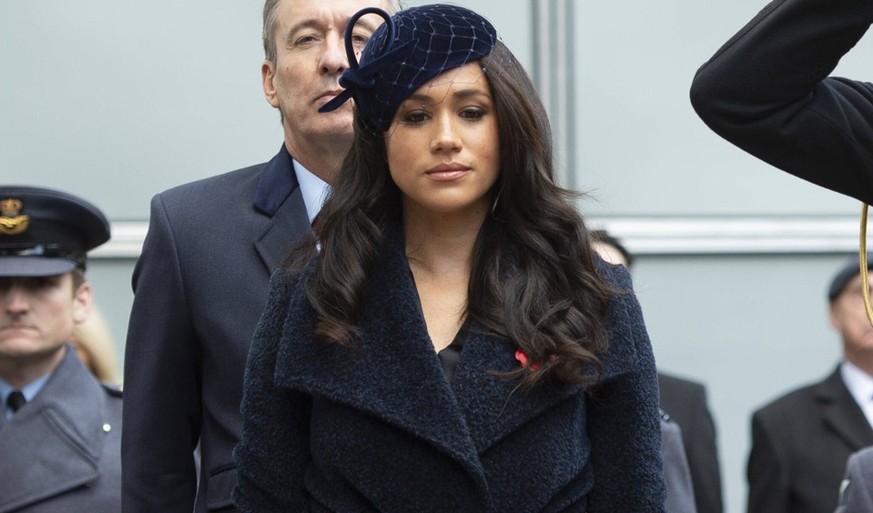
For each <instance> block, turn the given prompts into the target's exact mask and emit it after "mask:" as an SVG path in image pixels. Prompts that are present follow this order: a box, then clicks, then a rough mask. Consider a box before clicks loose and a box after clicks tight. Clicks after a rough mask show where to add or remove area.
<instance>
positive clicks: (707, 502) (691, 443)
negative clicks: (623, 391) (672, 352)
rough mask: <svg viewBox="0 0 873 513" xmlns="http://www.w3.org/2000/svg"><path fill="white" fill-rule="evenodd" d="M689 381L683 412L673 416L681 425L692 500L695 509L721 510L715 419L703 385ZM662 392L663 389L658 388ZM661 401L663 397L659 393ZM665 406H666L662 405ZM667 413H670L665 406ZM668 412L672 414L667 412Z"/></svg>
mask: <svg viewBox="0 0 873 513" xmlns="http://www.w3.org/2000/svg"><path fill="white" fill-rule="evenodd" d="M687 383H689V385H688V389H689V392H690V394H689V396H688V397H686V398H684V399H686V401H687V402H686V404H685V405H684V406H685V408H687V410H688V411H687V412H685V411H682V414H683V415H682V419H681V420H680V419H679V416H678V415H676V416H674V420H676V422H677V423H678V424H679V427H680V428H682V439H683V440H684V442H685V453H686V455H687V456H688V466H689V468H690V469H691V479H692V482H693V483H694V494H695V502H696V504H697V512H698V513H721V512H722V508H723V505H722V493H721V469H720V467H719V462H718V447H717V444H716V433H715V421H714V420H713V418H712V413H711V412H710V411H709V407H708V406H707V400H706V389H705V388H704V387H703V385H701V384H699V383H693V382H687ZM662 394H663V390H662ZM661 401H662V404H664V397H663V395H662V397H661ZM665 409H666V408H665ZM667 413H671V412H670V410H667ZM671 415H672V414H671Z"/></svg>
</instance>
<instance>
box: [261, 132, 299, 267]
mask: <svg viewBox="0 0 873 513" xmlns="http://www.w3.org/2000/svg"><path fill="white" fill-rule="evenodd" d="M253 205H254V207H255V209H256V210H258V211H259V212H261V213H262V214H264V215H266V216H268V217H270V223H269V224H268V225H267V228H266V229H265V230H264V232H263V233H262V234H260V236H259V237H258V238H257V239H256V240H255V249H256V250H257V252H258V255H260V257H261V261H262V262H263V263H264V266H265V267H266V268H267V270H268V271H269V272H270V273H272V272H273V270H274V269H275V268H276V267H277V266H278V265H279V264H280V263H281V262H282V259H283V258H284V257H285V255H286V254H287V253H288V250H289V249H291V247H292V246H293V244H294V242H295V241H297V240H298V239H299V238H300V237H301V236H303V235H304V234H306V233H309V231H310V229H311V227H310V226H309V216H308V215H307V213H306V205H305V204H304V203H303V196H302V194H301V192H300V186H299V184H298V183H297V175H296V174H295V173H294V166H293V164H292V161H291V155H289V154H288V151H287V150H286V149H285V145H284V144H283V145H282V148H281V149H280V150H279V153H277V154H276V156H274V157H273V158H272V159H271V160H270V161H269V162H267V164H265V165H264V169H263V171H262V172H261V177H260V179H259V180H258V187H257V190H256V192H255V198H254V200H253Z"/></svg>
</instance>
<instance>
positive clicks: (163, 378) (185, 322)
mask: <svg viewBox="0 0 873 513" xmlns="http://www.w3.org/2000/svg"><path fill="white" fill-rule="evenodd" d="M133 289H134V300H133V307H132V310H131V315H130V324H129V326H128V336H127V345H126V347H125V355H124V362H125V363H124V413H123V418H124V429H123V432H122V504H123V509H124V512H125V513H139V512H142V513H152V512H155V511H161V512H162V513H175V512H178V513H190V512H191V511H192V509H193V507H194V496H195V492H196V489H197V477H196V472H195V467H194V457H193V452H194V449H195V447H196V445H197V441H198V436H199V433H200V422H201V417H200V411H201V407H200V374H199V368H198V364H197V361H198V354H197V343H196V340H195V335H194V329H193V327H192V324H191V320H190V317H189V316H188V305H187V304H186V301H185V292H184V287H183V284H182V278H181V274H180V269H179V259H178V256H177V252H176V244H175V241H174V234H173V232H172V227H171V223H170V220H169V218H168V217H167V214H166V210H165V209H164V205H163V203H162V200H161V196H156V197H155V198H153V199H152V204H151V217H150V222H149V231H148V235H147V236H146V239H145V243H144V245H143V250H142V254H141V256H140V258H139V260H138V261H137V265H136V268H135V269H134V274H133Z"/></svg>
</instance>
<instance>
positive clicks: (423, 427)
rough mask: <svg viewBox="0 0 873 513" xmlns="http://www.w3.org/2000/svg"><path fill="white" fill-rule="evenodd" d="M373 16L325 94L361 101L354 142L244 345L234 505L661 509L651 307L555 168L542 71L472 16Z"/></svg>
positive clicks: (429, 12)
mask: <svg viewBox="0 0 873 513" xmlns="http://www.w3.org/2000/svg"><path fill="white" fill-rule="evenodd" d="M371 12H374V11H372V10H363V11H361V12H360V13H359V15H358V16H363V15H366V14H368V13H371ZM378 14H380V15H381V16H383V17H384V18H385V19H386V22H385V24H383V25H381V26H380V27H379V28H378V29H377V30H376V32H375V33H374V34H373V37H372V38H371V39H370V41H369V42H368V43H367V45H366V47H365V48H364V50H363V52H362V53H361V54H360V63H358V62H357V59H356V52H357V50H356V49H355V48H354V47H353V46H352V45H351V44H350V42H349V38H348V37H347V38H346V52H347V55H348V56H349V60H350V67H349V69H348V70H346V71H345V72H344V73H343V78H342V80H341V84H343V85H344V86H345V87H346V88H347V89H346V92H345V93H343V94H341V95H340V96H338V97H337V99H336V100H334V101H331V102H330V103H328V104H327V105H325V107H324V109H325V110H330V109H334V108H340V107H341V106H343V105H345V104H344V103H343V102H345V101H346V100H348V99H350V98H351V99H354V101H355V108H356V116H355V139H354V142H353V145H352V149H351V151H350V153H349V155H348V156H347V158H346V160H345V161H344V163H343V166H342V168H341V169H340V172H339V176H338V179H337V183H336V186H335V187H334V189H333V191H332V193H331V196H330V197H329V198H328V200H327V202H326V203H325V205H324V208H323V209H322V212H321V216H320V220H321V222H320V224H319V226H318V228H317V229H316V230H315V235H316V237H315V238H314V239H305V240H304V241H303V243H304V244H305V245H304V246H303V247H302V248H301V249H300V252H299V254H298V256H299V258H298V259H297V260H293V261H292V262H294V263H293V264H292V265H291V266H290V267H289V268H288V269H287V270H285V271H284V272H282V273H277V274H276V275H275V277H274V280H273V287H272V291H271V295H270V299H269V300H268V302H267V309H266V310H265V312H264V315H263V317H262V319H261V322H260V323H259V325H258V331H257V333H256V335H255V340H254V342H253V345H252V349H251V352H250V353H249V362H248V365H247V368H246V382H245V392H244V397H243V407H242V409H243V420H244V426H243V438H242V441H241V442H240V444H239V445H238V446H237V449H236V453H235V454H236V460H237V468H238V475H239V486H238V488H237V492H236V494H235V499H236V504H237V505H238V507H239V508H240V510H241V511H243V512H259V511H305V510H312V511H315V510H317V511H337V512H340V511H343V512H345V511H372V512H376V511H380V512H389V511H392V512H393V511H415V512H417V513H428V512H441V513H442V512H446V511H452V512H458V513H463V512H477V513H481V512H485V511H495V512H496V511H500V512H504V511H597V512H601V513H608V512H615V513H618V512H622V513H627V512H630V511H633V512H635V513H647V512H663V511H664V481H663V471H662V467H661V457H660V431H659V424H658V422H659V418H658V408H657V388H656V386H657V382H656V373H655V366H654V357H653V355H652V351H651V346H650V344H649V341H648V337H647V335H646V329H645V325H644V323H643V319H642V315H641V312H640V310H639V304H638V303H637V301H636V298H635V296H634V294H633V292H632V290H630V281H629V277H628V274H627V272H626V271H625V270H624V269H622V268H619V267H616V266H607V265H605V264H603V263H602V262H601V261H600V260H599V259H596V258H595V257H594V255H593V253H592V251H591V249H590V246H589V243H588V233H587V229H586V228H585V224H584V222H583V219H582V217H581V216H580V215H579V213H578V212H577V211H576V210H575V208H574V206H573V202H572V201H571V198H572V197H573V195H572V194H571V193H570V192H569V191H566V190H563V189H561V188H560V187H559V186H558V185H556V184H555V182H554V181H553V171H552V169H553V168H552V166H553V161H552V151H551V148H552V146H551V142H552V141H551V131H550V127H549V123H548V118H547V116H546V113H545V109H544V108H543V105H542V103H541V102H540V101H539V98H538V95H537V93H536V90H535V88H534V86H533V84H532V82H531V81H530V78H529V77H528V76H527V74H526V73H525V71H524V68H523V67H522V66H521V64H520V63H519V62H518V61H517V60H516V58H515V57H514V56H513V55H512V53H511V52H510V51H509V50H508V49H507V48H506V46H505V45H503V43H502V42H500V40H499V39H498V37H497V33H496V31H495V29H494V27H493V26H492V25H491V23H489V22H488V21H487V20H486V19H484V18H483V17H481V16H480V15H478V14H476V13H474V12H472V11H470V10H467V9H464V8H461V7H457V6H452V5H444V4H434V5H428V6H421V7H414V8H411V9H408V10H404V11H401V12H399V13H397V14H395V15H394V16H393V17H390V18H389V16H388V14H387V13H384V12H378ZM355 19H357V16H356V17H354V18H353V19H352V21H354V20H355ZM353 26H354V25H353V24H352V23H350V25H349V28H350V29H351V28H353ZM317 248H318V249H317Z"/></svg>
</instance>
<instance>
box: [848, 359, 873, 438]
mask: <svg viewBox="0 0 873 513" xmlns="http://www.w3.org/2000/svg"><path fill="white" fill-rule="evenodd" d="M840 376H841V377H842V378H843V383H845V384H846V388H848V389H849V393H850V394H852V397H853V398H854V399H855V402H857V403H858V406H860V407H861V410H863V411H864V415H865V416H866V417H867V421H868V422H869V423H870V426H871V427H873V376H871V375H869V374H867V373H866V372H864V371H863V370H861V369H860V368H859V367H858V366H857V365H855V364H853V363H852V362H850V361H848V360H846V361H843V363H842V365H840Z"/></svg>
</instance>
